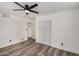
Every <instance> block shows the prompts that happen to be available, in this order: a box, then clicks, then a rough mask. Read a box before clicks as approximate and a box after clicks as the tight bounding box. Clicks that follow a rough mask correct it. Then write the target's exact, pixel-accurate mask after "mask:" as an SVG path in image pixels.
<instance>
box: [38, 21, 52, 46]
mask: <svg viewBox="0 0 79 59" xmlns="http://www.w3.org/2000/svg"><path fill="white" fill-rule="evenodd" d="M38 32H39V34H38V41H39V42H40V43H43V44H46V45H51V21H49V20H45V21H40V22H38Z"/></svg>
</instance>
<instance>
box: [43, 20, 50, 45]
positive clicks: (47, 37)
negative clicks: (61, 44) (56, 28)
mask: <svg viewBox="0 0 79 59" xmlns="http://www.w3.org/2000/svg"><path fill="white" fill-rule="evenodd" d="M44 23H45V44H47V45H51V21H50V20H47V21H45V22H44Z"/></svg>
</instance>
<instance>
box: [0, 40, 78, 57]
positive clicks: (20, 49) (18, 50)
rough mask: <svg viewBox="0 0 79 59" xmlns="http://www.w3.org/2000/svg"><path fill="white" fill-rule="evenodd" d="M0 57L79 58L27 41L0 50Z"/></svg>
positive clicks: (63, 51) (69, 53) (67, 52)
mask: <svg viewBox="0 0 79 59" xmlns="http://www.w3.org/2000/svg"><path fill="white" fill-rule="evenodd" d="M0 56H79V55H78V54H75V53H72V52H69V51H65V50H60V49H58V48H55V47H50V46H48V45H45V44H41V43H36V42H35V40H32V39H30V40H27V41H24V42H21V43H18V44H14V45H11V46H7V47H4V48H0Z"/></svg>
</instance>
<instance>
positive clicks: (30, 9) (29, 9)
mask: <svg viewBox="0 0 79 59" xmlns="http://www.w3.org/2000/svg"><path fill="white" fill-rule="evenodd" d="M14 3H15V4H17V5H18V6H20V7H22V8H23V9H13V11H25V12H26V15H28V13H29V12H33V13H36V14H39V12H37V11H34V10H32V9H33V8H35V7H37V6H38V4H34V5H31V6H29V5H25V6H22V5H21V4H19V3H18V2H14Z"/></svg>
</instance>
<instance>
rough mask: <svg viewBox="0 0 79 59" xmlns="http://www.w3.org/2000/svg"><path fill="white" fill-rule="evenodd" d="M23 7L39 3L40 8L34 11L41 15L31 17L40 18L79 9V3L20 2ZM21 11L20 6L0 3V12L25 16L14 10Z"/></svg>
mask: <svg viewBox="0 0 79 59" xmlns="http://www.w3.org/2000/svg"><path fill="white" fill-rule="evenodd" d="M19 3H20V4H22V5H23V6H24V5H25V4H28V5H33V4H34V3H38V5H39V6H38V7H35V8H34V9H33V10H35V11H38V12H39V14H38V15H37V14H34V13H30V14H29V16H39V15H46V14H50V13H55V12H60V11H64V10H70V9H75V8H79V2H19ZM18 8H19V9H21V7H19V6H18V5H16V4H14V3H13V2H0V12H3V13H12V14H16V15H19V16H24V15H25V13H24V12H23V11H22V12H21V11H20V12H19V11H13V10H12V9H18Z"/></svg>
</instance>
